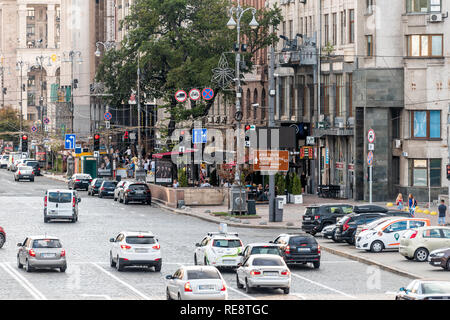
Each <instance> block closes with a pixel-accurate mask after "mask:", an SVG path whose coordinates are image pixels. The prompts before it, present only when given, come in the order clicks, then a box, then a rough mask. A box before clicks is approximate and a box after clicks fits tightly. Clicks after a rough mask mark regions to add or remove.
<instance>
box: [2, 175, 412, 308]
mask: <svg viewBox="0 0 450 320" xmlns="http://www.w3.org/2000/svg"><path fill="white" fill-rule="evenodd" d="M0 182H1V185H2V186H3V188H2V189H1V190H0V207H1V208H2V210H1V213H0V226H2V227H3V228H4V229H5V231H6V234H7V242H6V243H5V246H4V247H3V248H2V249H0V278H1V279H2V285H1V287H0V299H69V300H80V299H81V300H82V299H114V300H116V299H117V300H121V299H152V300H161V299H165V289H166V286H165V284H166V280H165V276H166V275H168V274H172V273H173V272H174V271H175V270H176V269H177V267H178V266H180V265H191V264H193V255H194V248H195V243H196V242H200V241H201V240H202V238H203V237H204V236H205V234H206V233H207V232H209V231H217V229H218V226H217V224H215V223H210V222H206V221H203V220H200V219H196V218H193V217H189V216H184V215H176V214H173V213H170V212H167V211H164V210H162V209H158V208H156V207H150V206H147V205H141V204H130V205H124V204H121V203H118V202H115V201H113V200H112V199H99V198H97V197H90V196H87V193H86V192H85V191H80V192H79V194H80V196H81V198H82V201H81V203H80V205H79V221H78V222H77V223H75V224H73V223H69V222H51V223H48V224H44V221H43V194H44V190H46V189H48V188H67V184H65V183H62V182H58V181H54V180H51V179H48V178H45V177H36V179H35V182H28V181H23V182H22V181H21V182H15V181H14V179H13V175H12V173H10V172H8V171H6V170H3V169H2V170H1V171H0ZM229 229H230V231H235V232H238V233H239V237H240V238H241V239H242V241H243V242H244V245H245V244H247V243H251V242H267V241H270V240H273V239H274V238H275V237H276V236H277V235H278V234H280V233H283V230H261V229H244V228H229ZM124 230H135V231H137V230H150V231H152V232H153V233H154V234H156V235H157V238H158V239H159V242H160V244H161V250H162V260H163V264H162V270H161V272H158V273H156V272H154V271H153V269H150V270H145V269H140V268H128V269H126V270H125V271H123V272H118V271H117V270H116V269H115V268H111V267H110V266H109V248H110V242H109V239H110V238H111V237H114V236H116V235H117V233H118V232H120V231H124ZM39 234H46V235H52V236H56V237H59V238H60V239H61V241H62V244H63V246H64V248H65V250H66V252H67V261H68V268H67V271H66V272H65V273H60V272H59V271H57V270H52V271H48V270H38V271H35V272H32V273H27V272H25V271H24V270H22V269H18V268H17V265H16V254H17V247H16V244H17V243H18V242H23V240H24V239H25V237H26V236H30V235H39ZM322 254H323V256H322V261H321V262H322V263H321V267H320V269H317V270H315V269H313V267H312V266H309V265H308V266H299V267H295V268H294V267H293V268H291V272H292V286H291V291H290V294H289V295H287V296H286V295H284V294H283V293H282V291H281V290H262V289H261V290H255V292H254V293H252V294H250V295H247V294H246V293H245V291H244V290H241V289H237V287H236V280H235V277H236V276H235V273H234V272H232V271H224V272H222V274H223V276H224V278H225V280H226V282H227V284H228V288H229V299H233V300H236V299H239V300H243V299H305V300H310V299H315V300H321V299H323V300H325V299H346V300H348V299H370V300H375V299H393V298H394V294H393V293H395V292H396V291H397V290H398V289H399V288H400V287H403V286H406V285H407V284H408V283H409V282H410V281H411V279H409V278H406V277H402V276H399V275H395V274H392V273H389V272H386V271H383V270H379V269H378V268H376V267H373V266H369V265H366V264H363V263H360V262H356V261H353V260H349V259H346V258H343V257H340V256H337V255H333V254H330V253H327V252H323V251H322Z"/></svg>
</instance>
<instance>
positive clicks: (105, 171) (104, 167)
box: [97, 154, 113, 177]
mask: <svg viewBox="0 0 450 320" xmlns="http://www.w3.org/2000/svg"><path fill="white" fill-rule="evenodd" d="M112 169H113V168H112V159H111V155H109V154H102V155H101V157H100V160H99V166H98V169H97V176H99V177H112V176H113V170H112Z"/></svg>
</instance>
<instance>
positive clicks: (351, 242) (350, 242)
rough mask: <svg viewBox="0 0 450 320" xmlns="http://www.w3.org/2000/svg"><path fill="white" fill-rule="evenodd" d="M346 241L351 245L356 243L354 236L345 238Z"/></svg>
mask: <svg viewBox="0 0 450 320" xmlns="http://www.w3.org/2000/svg"><path fill="white" fill-rule="evenodd" d="M345 242H347V243H348V244H349V245H354V244H355V242H354V241H353V238H351V239H348V240H345Z"/></svg>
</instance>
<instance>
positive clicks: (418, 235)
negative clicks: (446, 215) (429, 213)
mask: <svg viewBox="0 0 450 320" xmlns="http://www.w3.org/2000/svg"><path fill="white" fill-rule="evenodd" d="M443 248H450V228H449V227H442V226H433V227H423V228H418V229H416V230H408V231H407V232H405V233H404V234H403V236H402V237H401V238H400V246H399V248H398V251H399V252H400V254H401V255H402V256H404V257H405V258H406V259H408V260H412V259H414V260H416V261H419V262H425V261H427V260H428V255H429V253H430V252H431V251H434V250H437V249H443Z"/></svg>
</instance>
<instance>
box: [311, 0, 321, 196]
mask: <svg viewBox="0 0 450 320" xmlns="http://www.w3.org/2000/svg"><path fill="white" fill-rule="evenodd" d="M318 3H319V19H317V21H319V25H318V30H319V31H318V32H317V43H316V46H317V53H318V54H317V68H316V70H317V76H316V78H317V116H316V119H317V127H319V121H320V114H321V111H322V110H321V105H320V102H321V100H320V99H321V96H320V90H321V83H320V81H321V77H320V72H321V65H320V56H321V55H322V1H319V2H318ZM317 155H318V160H319V161H318V162H317V168H318V170H317V171H318V186H320V185H321V184H322V169H321V167H320V166H321V163H320V162H321V160H322V150H321V149H320V138H318V139H317ZM313 192H314V190H313Z"/></svg>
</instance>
